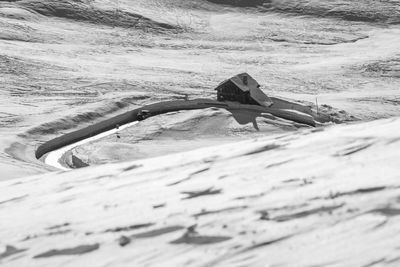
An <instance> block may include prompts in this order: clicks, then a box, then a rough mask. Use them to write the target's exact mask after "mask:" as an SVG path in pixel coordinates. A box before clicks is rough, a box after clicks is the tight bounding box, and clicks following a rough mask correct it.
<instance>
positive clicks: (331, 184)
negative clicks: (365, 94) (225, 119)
mask: <svg viewBox="0 0 400 267" xmlns="http://www.w3.org/2000/svg"><path fill="white" fill-rule="evenodd" d="M399 130H400V120H399V119H386V120H378V121H374V122H369V123H362V124H355V125H347V126H344V125H343V126H335V127H329V128H325V129H320V130H301V131H298V132H296V133H295V134H293V133H290V134H280V135H274V136H270V137H263V138H258V139H254V140H249V141H243V142H238V143H233V144H227V145H222V146H215V147H208V148H203V149H198V150H194V151H191V152H185V153H179V154H174V155H167V156H163V157H156V158H151V159H145V160H139V161H132V162H126V163H117V164H108V165H102V166H96V167H89V168H83V169H79V170H74V171H69V172H58V173H50V174H46V175H40V176H34V177H29V178H22V179H17V180H9V181H4V182H2V183H1V184H0V191H1V197H0V211H1V212H0V222H1V225H2V227H0V236H1V243H2V245H3V246H4V247H5V246H6V245H8V246H9V247H8V250H7V251H6V252H3V253H2V254H0V258H1V264H2V266H398V265H399V262H400V258H399V238H398V236H399V235H398V232H399V231H400V228H399V225H400V224H399V219H398V218H400V217H399V216H398V215H400V206H399V205H400V204H399V196H400V176H399V172H398V170H399V162H400V155H399V152H398V151H399V149H400V131H399ZM4 250H5V249H4Z"/></svg>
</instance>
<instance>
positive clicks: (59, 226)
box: [45, 223, 71, 230]
mask: <svg viewBox="0 0 400 267" xmlns="http://www.w3.org/2000/svg"><path fill="white" fill-rule="evenodd" d="M69 225H71V224H70V223H63V224H57V225H54V226H50V227H47V228H45V229H46V230H55V229H59V228H63V227H66V226H69Z"/></svg>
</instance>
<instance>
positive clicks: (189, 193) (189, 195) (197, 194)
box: [181, 187, 222, 199]
mask: <svg viewBox="0 0 400 267" xmlns="http://www.w3.org/2000/svg"><path fill="white" fill-rule="evenodd" d="M221 192H222V190H221V189H213V187H211V188H208V189H206V190H201V191H186V192H181V193H182V194H186V195H187V197H185V198H183V199H191V198H196V197H202V196H207V195H217V194H221Z"/></svg>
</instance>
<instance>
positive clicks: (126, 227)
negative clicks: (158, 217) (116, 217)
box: [104, 223, 154, 233]
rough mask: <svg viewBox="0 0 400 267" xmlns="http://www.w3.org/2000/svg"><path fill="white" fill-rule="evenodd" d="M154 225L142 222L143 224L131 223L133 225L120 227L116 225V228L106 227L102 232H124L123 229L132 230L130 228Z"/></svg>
mask: <svg viewBox="0 0 400 267" xmlns="http://www.w3.org/2000/svg"><path fill="white" fill-rule="evenodd" d="M152 225H154V223H143V224H133V225H129V226H121V227H116V228H112V229H107V230H105V231H104V232H105V233H109V232H113V233H115V232H125V231H132V230H136V229H140V228H146V227H150V226H152Z"/></svg>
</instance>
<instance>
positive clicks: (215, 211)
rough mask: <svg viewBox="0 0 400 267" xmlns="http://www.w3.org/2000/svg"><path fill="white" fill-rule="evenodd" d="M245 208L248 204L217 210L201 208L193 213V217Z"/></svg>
mask: <svg viewBox="0 0 400 267" xmlns="http://www.w3.org/2000/svg"><path fill="white" fill-rule="evenodd" d="M245 208H248V206H238V207H229V208H225V209H219V210H202V211H201V212H199V213H196V214H193V217H200V216H205V215H210V214H218V213H221V212H226V211H233V210H238V209H245Z"/></svg>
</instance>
